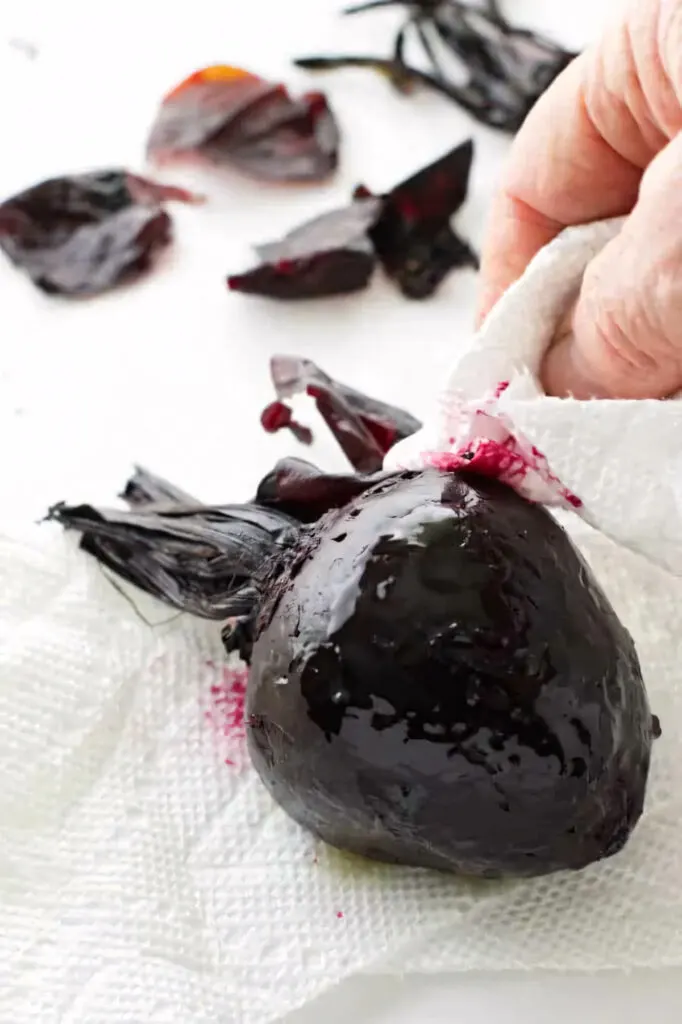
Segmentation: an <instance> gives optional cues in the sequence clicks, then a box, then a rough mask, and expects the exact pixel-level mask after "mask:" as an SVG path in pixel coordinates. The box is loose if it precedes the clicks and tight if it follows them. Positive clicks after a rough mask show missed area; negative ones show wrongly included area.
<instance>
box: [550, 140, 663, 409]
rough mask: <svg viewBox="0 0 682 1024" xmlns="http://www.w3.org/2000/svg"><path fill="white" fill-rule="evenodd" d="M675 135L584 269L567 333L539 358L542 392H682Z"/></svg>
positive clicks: (653, 394) (596, 394)
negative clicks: (618, 227) (614, 232)
mask: <svg viewBox="0 0 682 1024" xmlns="http://www.w3.org/2000/svg"><path fill="white" fill-rule="evenodd" d="M680 185H682V135H679V136H678V137H677V138H676V139H675V140H674V141H673V142H671V143H670V144H669V146H668V147H667V148H666V149H665V150H664V151H663V152H662V153H661V154H660V156H659V157H657V158H656V160H655V161H654V162H653V163H652V165H651V167H650V168H649V170H648V171H647V172H646V174H645V175H644V179H643V181H642V189H641V194H640V197H639V200H638V202H637V204H636V206H635V208H634V210H633V212H632V214H631V216H630V217H629V218H628V220H627V221H626V223H625V226H624V228H623V230H622V231H621V232H620V233H619V234H618V236H617V237H616V238H614V239H613V240H612V241H611V242H610V243H609V245H607V246H606V247H605V248H604V249H603V250H602V252H601V253H600V255H599V256H598V257H597V258H596V259H595V260H594V261H593V262H592V263H591V264H590V266H589V267H588V270H587V273H586V274H585V277H584V279H583V284H582V288H581V292H580V296H579V298H578V301H577V304H576V307H575V311H574V313H573V316H572V329H570V330H567V331H566V332H564V333H563V335H562V336H561V337H560V338H559V339H558V341H557V342H556V344H555V345H554V347H553V348H552V349H551V350H550V352H549V353H548V355H547V358H546V360H545V365H544V370H543V379H544V384H545V387H546V390H547V391H548V393H549V394H554V395H565V394H572V395H574V396H575V397H576V398H583V399H584V398H665V397H667V396H669V395H671V394H673V393H675V392H676V391H678V390H680V389H681V388H682V231H681V230H680V228H679V225H680V223H682V189H681V188H680Z"/></svg>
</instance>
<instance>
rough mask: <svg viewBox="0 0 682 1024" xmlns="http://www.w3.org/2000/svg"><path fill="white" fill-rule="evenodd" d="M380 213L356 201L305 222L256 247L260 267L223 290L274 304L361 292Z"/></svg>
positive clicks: (377, 203)
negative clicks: (262, 297)
mask: <svg viewBox="0 0 682 1024" xmlns="http://www.w3.org/2000/svg"><path fill="white" fill-rule="evenodd" d="M381 208H382V203H381V200H379V199H374V198H371V199H361V200H359V201H357V202H354V203H352V204H351V205H350V206H347V207H344V208H343V209H340V210H332V211H331V212H330V213H326V214H323V215H322V216H321V217H316V218H315V219H314V220H311V221H308V222H307V223H306V224H303V225H302V226H301V227H298V228H296V229H295V230H294V231H292V232H290V233H289V234H288V235H286V236H285V237H284V238H283V239H282V241H281V242H273V243H270V244H268V245H261V246H258V248H257V250H256V251H257V253H258V255H259V256H260V258H261V259H262V261H263V262H262V263H261V265H260V266H258V267H255V268H254V269H253V270H249V271H247V272H246V273H244V274H234V275H232V276H231V277H229V278H228V279H227V284H228V287H229V288H230V290H231V291H238V292H246V293H248V294H252V295H266V296H269V297H271V298H276V299H311V298H320V297H322V296H328V295H343V294H348V293H349V292H355V291H360V290H361V289H363V288H366V287H367V285H368V284H369V282H370V279H371V277H372V273H373V272H374V268H375V265H376V257H375V254H374V250H373V248H372V244H371V242H370V239H369V235H368V232H369V230H370V228H371V227H372V225H373V224H374V223H375V222H376V220H377V218H378V217H379V214H380V211H381ZM281 425H282V426H289V425H290V424H281ZM266 429H267V427H266Z"/></svg>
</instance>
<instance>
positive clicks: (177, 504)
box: [48, 469, 299, 619]
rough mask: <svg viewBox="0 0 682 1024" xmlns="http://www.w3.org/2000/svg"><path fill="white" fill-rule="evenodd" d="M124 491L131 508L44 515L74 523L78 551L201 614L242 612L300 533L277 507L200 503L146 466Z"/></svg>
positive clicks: (60, 508)
mask: <svg viewBox="0 0 682 1024" xmlns="http://www.w3.org/2000/svg"><path fill="white" fill-rule="evenodd" d="M124 495H126V497H127V501H128V503H129V504H130V506H131V508H130V511H121V510H118V509H99V508H94V507H93V506H91V505H73V506H68V505H65V504H59V505H55V506H54V508H52V509H51V510H50V512H49V514H48V518H49V519H51V520H55V521H56V522H59V523H61V525H62V526H64V527H65V528H66V529H71V530H77V531H78V532H79V533H80V534H81V547H82V548H83V550H84V551H87V552H88V553H89V554H91V555H93V556H94V557H95V558H97V560H98V561H99V562H100V563H101V564H102V565H104V566H106V567H107V568H109V569H111V570H112V571H113V572H114V573H116V574H117V575H118V576H120V577H121V578H122V579H124V580H127V581H128V582H129V583H133V584H135V585H136V586H138V587H140V588H141V589H142V590H145V591H146V592H147V593H149V594H152V595H153V596H154V597H157V598H159V599H160V600H162V601H165V602H166V604H170V605H172V606H173V607H174V608H178V609H180V610H181V611H185V612H191V613H192V614H193V615H198V616H201V617H202V618H207V619H224V618H227V617H228V616H242V615H248V614H249V613H250V612H251V611H252V609H253V606H254V604H255V603H257V599H258V582H259V580H261V579H262V578H264V575H265V574H267V571H268V566H269V565H270V564H271V561H272V559H276V558H278V557H280V554H281V552H282V550H283V549H284V548H285V547H286V546H287V545H288V544H289V543H291V542H292V541H293V540H294V539H295V538H296V537H297V536H298V529H299V526H298V524H297V523H296V521H295V520H294V519H292V518H291V517H289V516H287V515H286V514H285V513H284V512H282V511H279V510H275V509H268V508H266V507H264V506H260V505H257V504H256V503H255V502H252V503H247V504H244V505H203V504H202V503H201V502H199V501H197V500H195V499H193V498H191V497H189V496H186V495H184V492H182V491H180V490H179V489H178V488H175V487H173V486H172V485H170V484H167V483H166V482H165V481H161V480H159V479H158V478H157V477H154V476H152V475H151V474H149V473H147V472H146V471H145V470H140V469H138V470H137V471H136V474H135V476H134V477H133V479H132V480H131V481H130V482H129V483H128V484H127V486H126V488H125V490H124ZM164 499H165V500H164Z"/></svg>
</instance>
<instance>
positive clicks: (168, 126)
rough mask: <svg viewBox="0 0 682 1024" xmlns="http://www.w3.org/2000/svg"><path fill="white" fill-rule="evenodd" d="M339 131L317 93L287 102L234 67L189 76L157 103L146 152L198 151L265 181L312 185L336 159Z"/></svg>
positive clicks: (280, 90)
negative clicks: (304, 182)
mask: <svg viewBox="0 0 682 1024" xmlns="http://www.w3.org/2000/svg"><path fill="white" fill-rule="evenodd" d="M338 148H339V132H338V128H337V125H336V120H335V118H334V115H333V113H332V111H331V109H330V107H329V104H328V103H327V99H326V97H325V96H324V94H323V93H320V92H311V93H306V94H305V96H302V97H301V98H300V99H294V98H292V97H291V96H290V95H289V93H288V92H287V90H286V88H285V87H284V86H283V85H278V84H275V83H272V82H268V81H265V79H263V78H259V77H258V76H257V75H252V74H250V73H249V72H248V71H243V70H242V69H241V68H233V67H229V66H228V65H223V64H219V65H215V66H213V67H207V68H203V69H202V70H200V71H196V72H195V73H194V74H193V75H190V77H189V78H187V79H185V81H184V82H181V83H180V85H178V86H176V88H175V89H173V90H172V92H170V93H169V94H168V95H167V96H166V97H165V98H164V100H163V102H162V104H161V107H160V109H159V112H158V114H157V118H156V121H155V123H154V125H153V127H152V130H151V134H150V136H149V141H148V143H147V153H148V155H149V157H150V158H151V159H152V160H155V161H157V162H163V161H165V160H168V159H171V158H186V157H188V156H192V155H196V154H200V155H202V156H204V157H205V158H207V159H208V160H210V161H211V162H213V163H217V164H221V163H227V164H231V165H232V166H234V167H238V168H239V169H240V170H242V171H245V172H246V173H247V174H249V175H252V176H253V177H256V178H261V179H265V180H266V181H320V180H322V179H324V178H327V177H328V176H329V175H330V174H331V173H332V172H333V171H334V170H335V169H336V165H337V162H338Z"/></svg>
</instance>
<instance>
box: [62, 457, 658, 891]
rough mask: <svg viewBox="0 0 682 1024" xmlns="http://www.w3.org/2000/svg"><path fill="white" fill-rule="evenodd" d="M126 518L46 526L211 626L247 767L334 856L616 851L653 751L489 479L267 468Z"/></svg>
mask: <svg viewBox="0 0 682 1024" xmlns="http://www.w3.org/2000/svg"><path fill="white" fill-rule="evenodd" d="M124 496H125V497H126V500H127V501H128V504H129V505H130V510H129V511H127V512H125V511H115V510H101V509H96V508H93V507H92V506H88V505H81V506H72V507H68V506H64V505H59V506H57V507H56V508H55V509H53V510H52V513H51V517H52V518H53V519H56V520H58V521H59V522H61V523H62V524H63V525H64V526H65V527H67V528H71V529H76V530H78V531H79V532H80V533H81V545H82V546H83V547H84V548H85V550H87V551H89V552H90V553H91V554H93V555H95V557H97V558H98V559H99V560H100V561H101V562H102V563H103V564H105V565H107V566H108V567H109V568H111V569H113V570H114V571H115V572H117V573H118V574H119V575H120V576H122V577H124V578H125V579H127V580H129V581H131V582H134V583H137V584H138V585H139V586H141V587H143V588H144V589H146V590H148V591H149V592H150V593H152V594H155V595H156V596H159V597H161V598H162V599H164V600H165V601H167V602H168V603H170V604H172V605H174V606H175V607H178V608H181V609H183V610H186V611H191V612H193V613H195V614H199V615H203V616H204V617H208V618H219V617H221V618H222V617H227V620H228V621H227V624H226V626H225V629H224V631H223V635H224V638H225V642H226V646H227V649H228V650H229V651H234V650H238V651H239V652H240V653H241V655H242V657H244V658H245V659H247V660H249V661H250V674H249V681H248V687H247V698H246V724H247V737H248V745H249V750H250V753H251V757H252V760H253V764H254V766H255V768H256V770H257V771H258V773H259V774H260V776H261V778H262V779H263V781H264V783H265V785H266V786H267V787H268V789H269V790H270V792H271V793H272V795H273V797H274V798H275V800H276V801H277V802H278V803H279V804H280V805H281V806H282V807H283V808H284V810H285V811H286V812H287V813H288V814H289V815H290V816H291V817H292V818H293V819H294V820H295V821H297V822H299V823H300V824H301V825H303V826H304V827H306V828H307V829H309V830H310V831H312V832H313V833H315V834H316V835H317V836H319V837H321V838H322V839H324V840H325V841H326V842H328V843H330V844H332V845H333V846H337V847H339V848H341V849H344V850H348V851H351V852H353V853H357V854H364V855H366V856H368V857H371V858H374V859H377V860H383V861H388V862H395V863H400V864H406V865H413V866H418V867H430V868H439V869H444V870H448V871H452V872H456V873H459V874H465V875H478V876H484V877H497V876H501V877H502V876H504V877H524V876H535V875H544V874H547V873H550V872H553V871H558V870H562V869H579V868H583V867H585V866H587V865H588V864H591V863H593V862H595V861H598V860H601V859H602V858H605V857H609V856H612V855H613V854H615V853H617V852H618V851H619V850H621V849H622V848H623V846H624V845H625V844H626V842H627V840H628V838H629V836H630V834H631V832H632V830H633V829H634V827H635V825H636V824H637V821H638V820H639V817H640V815H641V813H642V808H643V803H644V796H645V790H646V781H647V774H648V769H649V760H650V753H651V744H652V741H653V739H654V737H655V736H657V735H658V734H659V732H660V726H659V724H658V720H657V719H655V718H653V717H652V715H651V713H650V710H649V705H648V701H647V697H646V692H645V689H644V684H643V682H642V676H641V671H640V667H639V663H638V660H637V655H636V652H635V647H634V644H633V642H632V639H631V637H630V636H629V634H628V633H627V631H626V629H625V628H624V627H623V625H622V624H621V623H620V622H619V620H618V618H617V617H616V614H615V612H614V611H613V608H612V607H611V605H610V604H609V602H608V600H607V598H606V597H605V595H604V594H603V592H602V591H601V589H600V588H599V586H598V584H597V582H596V581H595V579H594V577H593V576H592V573H591V572H590V570H589V568H588V566H587V565H586V564H585V563H584V561H583V560H582V559H581V557H580V555H579V554H578V552H577V551H576V549H575V548H574V547H573V545H572V543H571V541H570V539H569V538H568V536H567V534H566V533H565V532H564V531H563V530H562V529H561V527H560V526H559V525H558V524H557V522H556V521H555V520H554V519H553V517H552V516H551V515H550V514H549V513H548V512H547V511H546V510H545V509H543V508H541V507H540V506H537V505H531V504H530V503H529V502H527V501H525V500H524V499H523V498H521V497H520V496H519V495H518V494H516V492H514V491H513V490H511V489H510V488H508V487H506V486H504V485H503V484H500V483H499V482H498V481H495V480H490V479H485V478H483V477H477V476H475V475H474V474H472V473H452V472H444V471H440V470H436V469H430V470H425V471H422V472H414V473H408V472H405V473H401V474H383V475H381V476H380V477H371V476H365V477H362V476H359V475H349V476H343V475H336V476H334V475H328V474H323V473H321V472H320V471H319V470H317V469H316V467H314V466H311V465H309V464H307V463H302V462H300V461H298V460H286V461H285V462H283V463H280V464H279V465H278V466H277V467H276V468H275V470H274V471H273V472H272V473H271V474H268V476H267V477H266V478H265V479H264V480H263V481H262V483H261V485H260V487H259V489H258V493H257V495H256V498H255V499H254V500H253V501H252V502H250V503H248V504H245V505H223V506H204V505H202V504H201V503H200V502H198V501H197V500H196V499H193V498H192V497H191V496H189V495H187V494H186V493H185V492H183V491H180V490H179V489H178V488H176V487H174V486H172V485H170V484H168V483H167V482H166V481H163V480H159V479H158V478H156V477H153V476H151V475H150V474H148V473H145V472H143V471H138V472H137V473H136V475H135V477H134V478H133V480H132V481H130V483H129V484H128V486H127V487H126V489H125V492H124Z"/></svg>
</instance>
